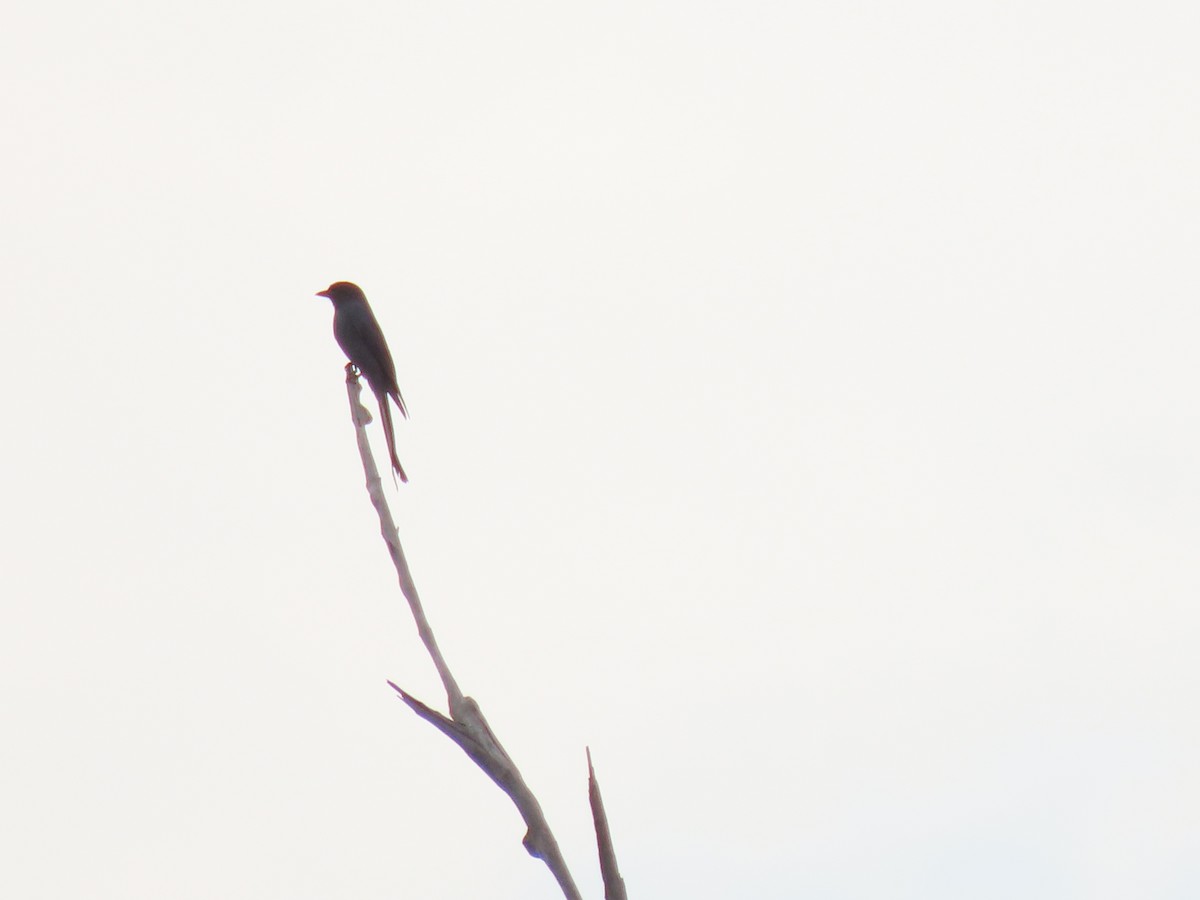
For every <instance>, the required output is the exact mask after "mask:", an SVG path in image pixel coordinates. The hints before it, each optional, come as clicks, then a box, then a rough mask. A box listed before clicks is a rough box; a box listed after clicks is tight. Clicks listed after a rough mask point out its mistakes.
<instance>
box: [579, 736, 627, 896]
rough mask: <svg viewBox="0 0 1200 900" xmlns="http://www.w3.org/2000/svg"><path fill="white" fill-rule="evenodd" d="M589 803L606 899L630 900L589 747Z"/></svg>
mask: <svg viewBox="0 0 1200 900" xmlns="http://www.w3.org/2000/svg"><path fill="white" fill-rule="evenodd" d="M587 761H588V803H589V804H590V805H591V807H592V824H593V825H595V827H596V846H597V848H598V849H599V851H600V877H601V878H603V879H604V900H628V896H629V895H628V894H626V893H625V879H624V878H622V877H621V870H620V869H618V868H617V854H616V851H615V850H613V842H612V833H611V832H610V831H609V830H608V816H607V815H606V814H605V812H604V800H603V799H602V798H601V797H600V782H599V781H597V780H596V770H595V769H593V768H592V750H591V748H590V747H589V748H588V749H587Z"/></svg>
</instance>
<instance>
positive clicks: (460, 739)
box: [346, 366, 582, 900]
mask: <svg viewBox="0 0 1200 900" xmlns="http://www.w3.org/2000/svg"><path fill="white" fill-rule="evenodd" d="M346 394H347V396H348V397H349V399H350V414H351V416H352V418H353V419H354V430H355V435H356V437H357V439H358V452H359V455H360V456H361V457H362V464H363V474H364V475H365V476H366V479H367V493H368V494H370V497H371V503H372V505H373V506H374V507H375V512H376V513H377V514H378V515H379V530H380V533H381V534H382V535H383V540H384V542H385V543H386V544H387V547H388V553H389V554H390V555H391V557H392V562H393V564H394V565H395V567H396V574H397V576H398V577H399V580H400V590H401V591H403V592H404V596H405V599H407V600H408V607H409V609H410V610H411V611H412V615H413V619H414V620H416V623H417V633H418V634H419V635H420V636H421V642H422V643H423V644H424V645H425V649H426V650H427V651H428V652H429V656H430V658H431V659H432V660H433V664H434V666H435V667H436V668H437V671H438V675H439V677H440V678H441V679H442V686H443V687H444V688H445V690H446V703H447V706H448V707H449V709H450V716H449V718H447V717H446V716H444V715H443V714H442V713H440V712H438V711H437V710H435V709H433V708H431V707H429V706H427V705H426V704H424V703H422V702H421V701H420V700H418V699H416V698H415V697H413V696H411V695H410V694H408V693H406V692H405V691H404V690H402V689H401V688H400V687H398V686H397V685H395V684H393V683H392V682H390V681H389V682H388V684H389V685H391V687H392V689H393V690H394V691H395V692H396V693H397V694H398V695H399V696H400V699H402V700H403V701H404V702H405V703H406V704H408V707H409V708H410V709H411V710H412V711H413V712H415V713H416V714H417V715H418V716H420V717H421V718H422V719H424V720H425V721H426V722H429V723H430V724H432V725H433V726H434V727H436V728H437V729H438V730H439V731H441V732H442V733H443V734H444V735H446V736H447V737H448V738H450V740H452V741H454V743H456V744H458V746H459V747H461V748H462V750H463V752H464V753H466V754H467V756H469V757H470V758H471V759H472V760H473V761H474V762H475V764H476V765H477V766H479V768H481V769H483V771H484V772H486V773H487V775H488V777H489V778H491V779H492V781H494V782H496V784H497V785H498V786H499V787H500V789H501V790H503V791H504V793H506V794H508V796H509V798H510V799H511V800H512V802H513V803H514V804H515V805H516V807H517V810H518V811H519V812H520V813H521V817H522V818H523V819H524V820H525V825H526V826H527V831H526V832H525V838H524V840H523V841H522V843H523V844H524V845H525V849H526V850H527V851H529V854H530V855H531V856H533V857H535V858H537V859H540V860H542V861H543V862H545V863H546V867H547V868H549V869H550V872H551V873H552V874H553V875H554V877H555V879H556V880H557V881H558V884H559V887H560V888H561V889H562V892H563V895H564V896H565V897H566V898H567V900H582V895H581V894H580V893H579V889H578V888H577V887H576V886H575V880H574V879H573V878H572V877H571V873H570V871H569V870H568V869H567V864H566V860H564V859H563V855H562V851H560V850H559V848H558V841H557V840H555V837H554V833H553V832H551V830H550V825H549V824H548V823H547V822H546V817H545V815H544V814H543V813H542V807H541V804H540V803H538V800H537V797H535V796H534V795H533V791H531V790H530V789H529V786H528V785H527V784H525V779H523V778H522V777H521V773H520V771H518V770H517V767H516V764H515V763H513V761H512V758H511V757H510V756H509V755H508V753H507V751H505V749H504V747H503V746H501V744H500V742H499V741H498V740H497V739H496V735H495V734H494V733H493V732H492V729H491V727H490V726H489V725H488V723H487V719H485V718H484V715H483V711H482V710H481V709H480V708H479V705H478V704H477V703H476V702H475V701H474V700H473V699H472V698H470V697H465V696H463V693H462V691H461V690H459V687H458V682H457V681H455V679H454V676H453V675H452V674H451V672H450V667H449V666H448V665H446V660H445V658H444V657H443V656H442V652H441V650H440V649H438V645H437V640H436V639H435V638H434V636H433V629H432V628H430V627H429V620H428V619H426V617H425V610H424V608H423V607H422V606H421V600H420V597H419V596H418V595H417V586H416V584H415V583H414V582H413V577H412V572H410V571H409V568H408V561H407V560H406V559H405V558H404V548H403V547H401V546H400V537H399V535H398V534H397V533H396V524H395V522H394V521H393V520H392V512H391V509H389V507H388V504H387V498H386V497H385V496H384V493H383V482H382V481H381V480H380V478H379V470H378V469H377V468H376V466H375V458H374V456H373V455H372V454H371V446H370V444H369V443H368V442H367V432H366V424H367V423H368V422H370V421H371V414H370V413H369V412H368V411H367V409H366V407H364V406H363V405H362V402H361V399H360V398H361V395H362V387H361V385H360V384H359V382H358V377H357V374H356V373H355V371H354V369H353V367H352V366H347V367H346Z"/></svg>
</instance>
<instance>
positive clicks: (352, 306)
mask: <svg viewBox="0 0 1200 900" xmlns="http://www.w3.org/2000/svg"><path fill="white" fill-rule="evenodd" d="M317 296H318V297H328V298H329V299H330V300H332V301H333V336H334V337H335V338H337V342H338V346H339V347H341V348H342V352H344V353H345V354H346V356H348V357H350V362H352V363H353V364H354V365H355V367H356V368H357V369H358V371H359V372H361V373H362V376H363V378H365V379H367V384H369V385H370V386H371V391H372V392H373V393H374V394H375V399H377V400H378V401H379V417H380V421H381V422H382V423H383V434H384V437H385V438H387V447H388V454H389V455H390V456H391V458H392V468H393V469H394V470H395V472H396V474H397V475H399V476H400V480H401V481H408V476H407V475H405V474H404V468H403V467H402V466H401V465H400V460H399V459H398V458H397V456H396V435H395V432H394V430H393V428H392V408H391V406H389V405H388V397H391V398H392V399H393V400H395V401H396V406H398V407H400V415H402V416H404V418H406V419H407V418H408V410H407V409H406V408H405V406H404V398H403V397H402V396H400V386H399V385H398V384H396V364H395V363H393V362H392V354H391V351H389V350H388V345H387V341H386V340H384V337H383V329H381V328H380V327H379V322H377V321H376V320H375V313H373V312H371V305H370V304H369V303H367V295H366V294H364V293H363V292H362V288H360V287H359V286H358V285H357V284H351V283H350V282H349V281H336V282H334V283H333V284H331V285H330V286H329V287H327V288H326V289H325V290H323V291H319V292H318V293H317Z"/></svg>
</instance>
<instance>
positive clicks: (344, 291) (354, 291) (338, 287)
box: [317, 281, 367, 306]
mask: <svg viewBox="0 0 1200 900" xmlns="http://www.w3.org/2000/svg"><path fill="white" fill-rule="evenodd" d="M317 296H318V297H328V298H329V299H330V300H332V301H333V305H334V306H341V305H342V304H343V303H349V302H352V301H354V300H366V299H367V297H366V294H364V293H363V292H362V288H360V287H359V286H358V285H357V284H354V283H353V282H350V281H335V282H334V283H333V284H331V285H330V286H329V287H327V288H325V290H323V291H317Z"/></svg>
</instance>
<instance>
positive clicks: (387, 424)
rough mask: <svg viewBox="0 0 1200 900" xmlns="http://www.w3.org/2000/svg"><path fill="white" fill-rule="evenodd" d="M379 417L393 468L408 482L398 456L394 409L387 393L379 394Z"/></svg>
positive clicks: (402, 479) (401, 478)
mask: <svg viewBox="0 0 1200 900" xmlns="http://www.w3.org/2000/svg"><path fill="white" fill-rule="evenodd" d="M379 419H380V422H381V423H382V424H383V436H384V438H385V439H386V440H387V448H388V456H390V457H391V458H392V470H393V471H394V472H395V473H396V474H397V475H399V476H400V480H401V481H403V482H405V483H407V482H408V476H407V475H405V474H404V466H402V465H400V458H399V457H398V456H396V432H395V429H394V428H393V427H392V409H391V407H390V406H389V405H388V398H387V394H380V395H379Z"/></svg>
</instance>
